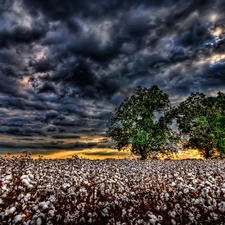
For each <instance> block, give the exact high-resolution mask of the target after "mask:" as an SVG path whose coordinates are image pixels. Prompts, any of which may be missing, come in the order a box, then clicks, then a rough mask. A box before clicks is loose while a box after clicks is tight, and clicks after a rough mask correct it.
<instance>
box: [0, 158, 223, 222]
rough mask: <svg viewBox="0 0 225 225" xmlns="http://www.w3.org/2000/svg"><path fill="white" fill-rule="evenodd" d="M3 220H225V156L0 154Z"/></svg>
mask: <svg viewBox="0 0 225 225" xmlns="http://www.w3.org/2000/svg"><path fill="white" fill-rule="evenodd" d="M0 171H1V173H0V176H1V177H0V220H1V221H3V222H2V224H38V225H39V224H117V225H119V224H153V225H154V224H155V225H156V224H158V225H159V224H225V222H223V221H225V164H224V162H223V161H220V160H199V161H198V160H183V161H159V160H146V161H140V160H103V161H101V160H95V161H91V160H81V159H76V160H72V159H71V160H45V159H39V160H33V159H30V158H27V157H21V158H11V159H9V158H0Z"/></svg>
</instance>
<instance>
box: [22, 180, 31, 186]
mask: <svg viewBox="0 0 225 225" xmlns="http://www.w3.org/2000/svg"><path fill="white" fill-rule="evenodd" d="M22 183H23V184H24V185H26V186H29V185H30V184H29V182H28V180H27V179H22Z"/></svg>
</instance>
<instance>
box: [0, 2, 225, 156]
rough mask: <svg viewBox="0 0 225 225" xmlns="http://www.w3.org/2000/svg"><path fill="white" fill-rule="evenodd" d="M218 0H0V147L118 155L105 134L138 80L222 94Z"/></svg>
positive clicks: (179, 96) (224, 75) (224, 72)
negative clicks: (220, 92)
mask: <svg viewBox="0 0 225 225" xmlns="http://www.w3.org/2000/svg"><path fill="white" fill-rule="evenodd" d="M224 12H225V1H224V0H149V1H147V0H142V1H140V0H136V1H135V0H110V1H109V0H108V1H107V0H95V1H92V0H82V1H74V0H64V1H60V0H48V1H47V0H32V1H30V0H0V154H6V153H12V154H19V153H21V152H22V151H23V150H26V151H28V152H29V153H32V154H42V155H43V156H49V155H52V156H53V155H54V156H57V155H58V156H59V157H65V156H71V155H72V154H74V153H76V154H78V155H79V154H80V155H82V156H83V157H87V158H101V157H126V156H127V153H125V152H120V153H118V152H117V151H116V150H115V149H114V143H113V142H112V141H111V140H110V139H108V138H106V137H105V132H106V131H107V129H108V127H109V118H111V117H112V116H113V111H114V109H115V107H117V106H119V105H120V103H121V102H122V101H123V99H124V98H125V97H128V96H130V95H131V94H132V93H133V92H134V90H135V88H136V87H137V86H138V85H141V86H143V87H147V88H150V87H151V86H152V85H155V84H156V85H158V86H159V88H160V89H162V90H163V91H164V92H166V93H168V94H169V96H170V99H171V101H172V103H173V104H177V103H179V102H181V101H183V100H185V99H186V97H187V96H188V95H189V94H190V93H191V92H203V93H205V94H207V95H215V94H216V93H217V92H218V91H222V92H224V91H225V13H224Z"/></svg>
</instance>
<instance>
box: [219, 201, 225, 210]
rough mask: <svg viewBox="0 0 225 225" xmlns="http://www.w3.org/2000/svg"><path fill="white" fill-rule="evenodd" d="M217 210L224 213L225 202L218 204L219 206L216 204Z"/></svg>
mask: <svg viewBox="0 0 225 225" xmlns="http://www.w3.org/2000/svg"><path fill="white" fill-rule="evenodd" d="M218 207H219V208H218V209H219V210H220V211H221V212H223V213H224V212H225V202H220V203H219V204H218Z"/></svg>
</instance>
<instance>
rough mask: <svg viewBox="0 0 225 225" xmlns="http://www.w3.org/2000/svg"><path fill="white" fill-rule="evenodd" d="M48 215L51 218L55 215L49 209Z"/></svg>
mask: <svg viewBox="0 0 225 225" xmlns="http://www.w3.org/2000/svg"><path fill="white" fill-rule="evenodd" d="M48 214H49V215H50V216H51V217H53V216H54V214H55V212H54V210H53V209H51V210H49V211H48Z"/></svg>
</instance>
